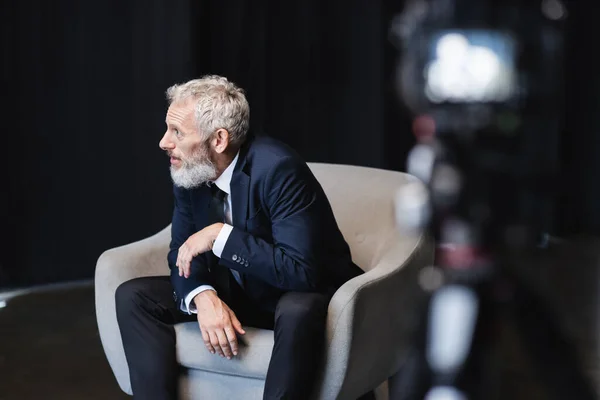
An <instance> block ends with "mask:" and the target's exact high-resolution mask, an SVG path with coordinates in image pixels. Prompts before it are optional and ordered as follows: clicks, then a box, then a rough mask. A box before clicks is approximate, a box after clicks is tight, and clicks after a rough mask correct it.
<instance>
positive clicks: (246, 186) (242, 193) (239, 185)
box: [231, 136, 253, 231]
mask: <svg viewBox="0 0 600 400" xmlns="http://www.w3.org/2000/svg"><path fill="white" fill-rule="evenodd" d="M252 141H253V137H252V136H250V137H249V138H248V140H247V141H246V143H245V144H244V145H243V146H242V148H241V149H240V156H239V159H238V162H237V165H236V166H235V169H234V170H233V176H232V177H231V212H232V214H233V226H235V227H236V228H239V229H242V230H244V231H245V230H246V221H247V219H248V194H249V190H250V177H249V176H248V174H247V173H246V168H245V167H246V162H247V160H248V158H247V157H248V150H249V149H250V145H251V144H252Z"/></svg>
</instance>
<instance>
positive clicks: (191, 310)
mask: <svg viewBox="0 0 600 400" xmlns="http://www.w3.org/2000/svg"><path fill="white" fill-rule="evenodd" d="M205 290H212V291H214V292H216V290H215V288H214V287H212V286H210V285H201V286H198V287H197V288H196V289H194V290H192V291H191V292H189V293H188V295H187V296H185V301H184V303H185V304H182V310H181V311H183V312H186V313H188V314H198V311H197V310H196V304H195V303H194V302H193V301H192V300H194V297H196V295H197V294H199V293H202V292H204V291H205Z"/></svg>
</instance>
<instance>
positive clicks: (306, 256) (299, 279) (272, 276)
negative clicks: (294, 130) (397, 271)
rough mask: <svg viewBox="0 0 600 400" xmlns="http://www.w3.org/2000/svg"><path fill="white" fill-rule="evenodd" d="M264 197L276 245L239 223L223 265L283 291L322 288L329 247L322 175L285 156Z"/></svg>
mask: <svg viewBox="0 0 600 400" xmlns="http://www.w3.org/2000/svg"><path fill="white" fill-rule="evenodd" d="M263 195H264V196H265V200H266V203H267V204H268V205H269V209H268V213H269V214H270V219H271V228H272V235H273V243H269V242H267V241H265V240H263V239H261V238H258V237H254V236H253V235H251V234H249V233H248V232H244V231H243V230H241V229H238V228H235V227H234V228H233V229H231V232H230V233H229V236H228V238H227V242H226V244H225V246H224V248H223V251H222V253H221V254H220V256H221V263H224V264H225V265H226V266H227V267H229V268H231V269H234V270H237V271H240V272H243V273H247V274H252V275H254V276H257V277H258V278H260V279H261V280H263V281H265V282H267V283H269V284H271V285H273V286H275V287H278V288H281V289H283V290H293V291H315V290H317V289H318V287H319V282H320V277H319V275H320V270H319V266H320V264H319V261H320V262H321V263H322V262H323V259H322V255H323V254H324V253H323V252H324V251H326V249H323V246H324V241H323V226H322V223H323V222H325V221H320V219H321V217H322V216H326V214H325V213H326V212H327V203H326V199H325V198H324V194H322V191H321V189H320V187H319V186H318V183H317V182H316V179H315V178H314V177H313V176H312V174H311V172H310V170H309V169H308V166H307V165H306V164H305V163H303V162H301V161H299V160H296V159H292V158H282V159H280V160H279V161H278V162H277V163H276V164H275V165H274V166H273V168H272V169H271V171H270V172H269V175H268V177H267V179H266V181H265V192H264V194H263ZM319 196H322V198H319ZM240 260H242V261H241V262H240Z"/></svg>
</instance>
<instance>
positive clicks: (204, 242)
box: [175, 222, 223, 278]
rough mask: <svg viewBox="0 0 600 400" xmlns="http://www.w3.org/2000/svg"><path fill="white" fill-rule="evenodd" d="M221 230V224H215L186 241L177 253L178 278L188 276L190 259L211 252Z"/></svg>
mask: <svg viewBox="0 0 600 400" xmlns="http://www.w3.org/2000/svg"><path fill="white" fill-rule="evenodd" d="M221 228H223V224H222V223H220V222H219V223H216V224H212V225H209V226H207V227H206V228H204V229H202V230H201V231H199V232H196V233H194V234H193V235H192V236H190V237H189V238H188V240H186V241H185V242H184V243H183V244H182V245H181V247H180V248H179V251H178V253H177V262H176V263H175V265H177V268H179V276H185V277H186V278H188V277H189V276H190V268H191V265H192V258H194V257H196V256H197V255H198V254H201V253H204V252H207V251H209V250H212V247H213V244H214V243H215V240H216V239H217V236H219V232H221Z"/></svg>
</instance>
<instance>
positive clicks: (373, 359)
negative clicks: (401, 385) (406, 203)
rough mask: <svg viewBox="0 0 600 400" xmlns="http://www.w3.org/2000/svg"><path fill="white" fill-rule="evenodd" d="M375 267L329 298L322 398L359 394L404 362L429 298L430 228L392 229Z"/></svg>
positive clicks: (347, 397) (369, 388)
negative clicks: (425, 286) (425, 283)
mask: <svg viewBox="0 0 600 400" xmlns="http://www.w3.org/2000/svg"><path fill="white" fill-rule="evenodd" d="M385 248H386V250H385V251H384V252H383V256H382V257H381V258H380V259H379V261H378V262H377V264H376V266H375V267H374V268H373V269H371V270H370V271H368V272H366V273H364V274H362V275H360V276H357V277H356V278H354V279H351V280H350V281H348V282H346V283H345V284H344V285H343V286H342V287H340V289H339V290H338V291H337V292H336V293H335V295H334V296H333V298H332V299H331V302H330V303H329V310H328V321H327V337H326V350H325V353H326V354H325V358H326V360H327V361H326V363H325V367H324V370H323V373H322V376H321V382H320V384H319V385H317V387H318V388H319V389H318V393H317V398H319V399H356V398H357V397H359V396H360V395H362V394H363V393H365V392H367V391H369V390H372V389H373V388H375V387H377V386H378V385H379V384H381V383H382V382H384V381H386V380H387V379H388V378H389V377H390V376H392V375H393V374H394V373H396V372H397V371H398V370H399V368H400V367H401V366H402V364H403V362H404V361H405V360H406V357H407V355H408V353H409V350H410V345H411V340H413V337H414V336H413V335H414V334H415V330H416V328H417V327H418V323H419V321H420V319H419V318H420V313H421V312H422V310H423V307H424V306H425V304H426V299H427V296H426V293H425V292H424V291H423V290H422V289H421V288H420V287H419V285H418V281H417V278H418V276H417V275H418V273H419V271H420V269H421V268H422V267H424V266H426V265H431V264H432V263H433V254H434V252H433V241H432V240H431V239H430V238H428V237H427V236H426V234H421V235H416V236H414V237H406V236H401V235H400V234H392V235H391V238H390V241H389V242H388V243H387V246H385Z"/></svg>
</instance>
